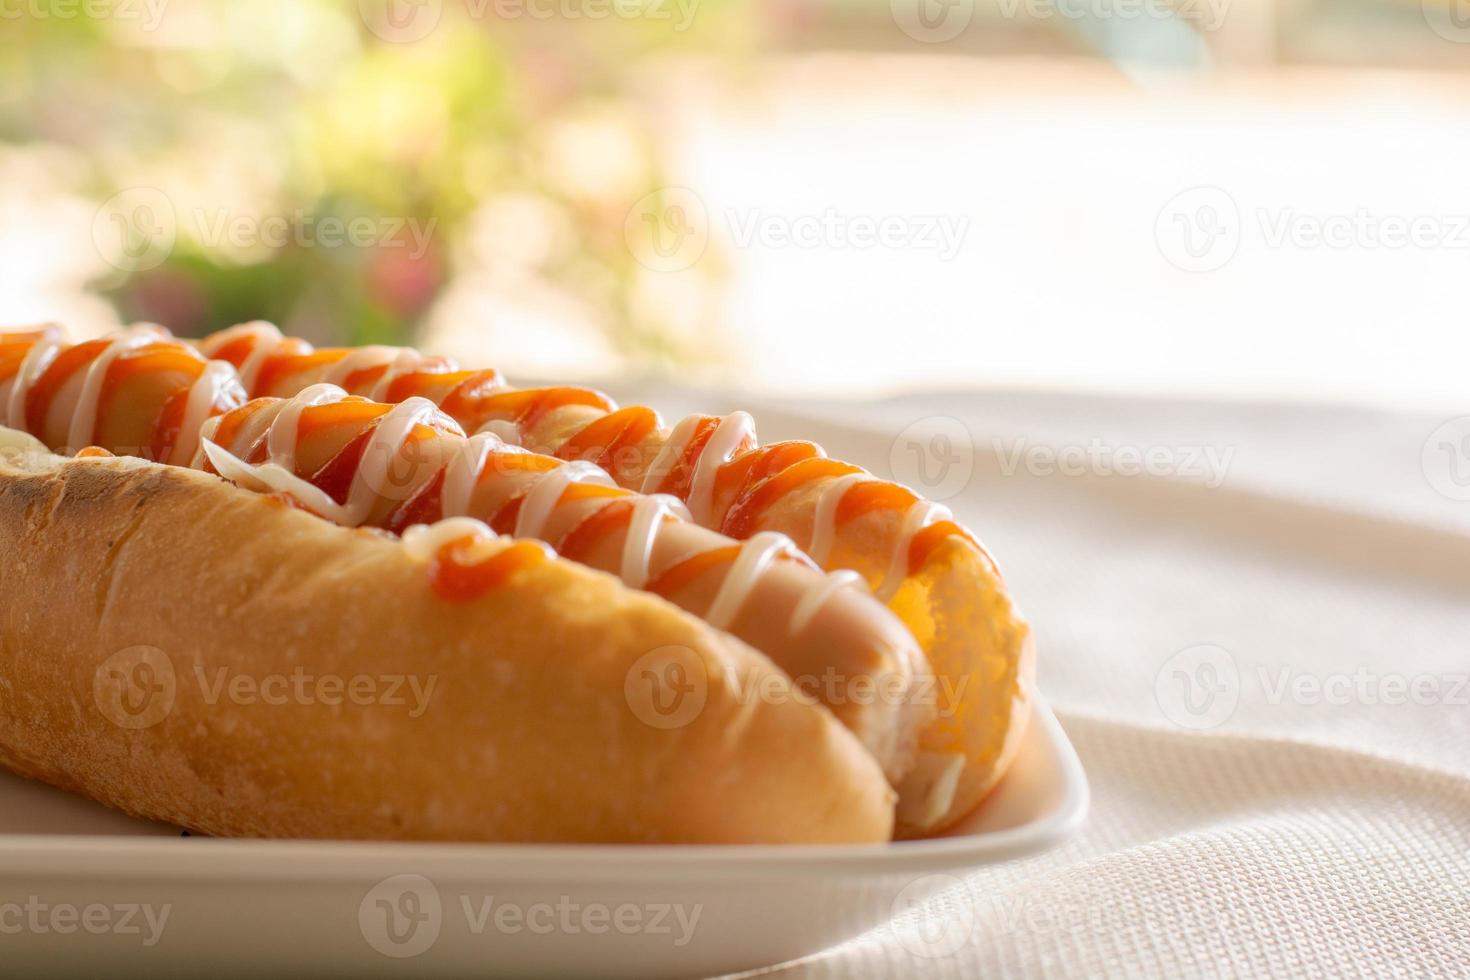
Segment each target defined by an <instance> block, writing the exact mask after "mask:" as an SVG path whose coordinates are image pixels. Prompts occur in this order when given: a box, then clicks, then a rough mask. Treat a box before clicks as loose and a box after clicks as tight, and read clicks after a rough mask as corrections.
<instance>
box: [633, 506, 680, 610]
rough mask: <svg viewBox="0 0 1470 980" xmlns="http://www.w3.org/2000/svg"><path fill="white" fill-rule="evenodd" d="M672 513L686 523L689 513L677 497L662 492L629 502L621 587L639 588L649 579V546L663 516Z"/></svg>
mask: <svg viewBox="0 0 1470 980" xmlns="http://www.w3.org/2000/svg"><path fill="white" fill-rule="evenodd" d="M669 514H673V515H674V516H675V517H678V518H680V519H682V520H689V511H688V510H687V509H686V508H685V507H684V502H683V501H682V500H680V499H679V498H678V497H674V496H671V495H669V494H666V493H656V494H649V495H647V496H640V497H639V498H638V499H637V500H635V501H633V517H632V519H631V520H630V521H629V522H628V536H627V537H626V538H624V539H623V565H622V569H621V573H622V579H623V584H624V585H626V586H628V587H629V588H631V589H641V588H643V587H644V586H645V585H647V584H648V580H649V579H650V578H652V577H653V572H652V571H651V570H650V567H649V566H650V563H651V562H652V561H653V545H654V542H656V541H657V540H658V533H659V531H660V530H661V529H662V528H663V521H664V517H665V516H667V515H669Z"/></svg>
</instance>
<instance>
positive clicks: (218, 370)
mask: <svg viewBox="0 0 1470 980" xmlns="http://www.w3.org/2000/svg"><path fill="white" fill-rule="evenodd" d="M236 384H238V382H237V380H236V377H235V368H234V365H232V364H230V363H229V362H228V361H210V362H209V363H208V364H205V365H204V371H203V372H202V373H200V375H199V378H198V380H196V381H195V382H194V384H193V385H192V386H190V388H189V397H188V401H187V402H186V403H185V405H184V419H183V421H182V422H181V423H180V424H179V442H178V444H177V445H176V446H174V449H173V453H172V455H171V456H170V459H171V460H172V461H174V462H182V463H185V464H187V463H188V461H189V460H192V459H193V458H194V456H195V454H196V453H197V452H198V450H199V433H200V431H201V430H202V429H203V427H204V419H205V417H206V416H208V415H209V413H210V410H211V409H213V408H214V406H215V405H216V404H217V403H218V402H219V399H220V396H221V395H223V394H224V393H225V392H226V391H227V390H228V389H229V388H230V387H231V386H232V385H236Z"/></svg>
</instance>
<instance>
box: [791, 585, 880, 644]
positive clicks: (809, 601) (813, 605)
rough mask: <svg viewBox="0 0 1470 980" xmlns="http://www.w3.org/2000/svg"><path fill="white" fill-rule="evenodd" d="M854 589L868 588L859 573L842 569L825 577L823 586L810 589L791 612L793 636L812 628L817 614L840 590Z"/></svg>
mask: <svg viewBox="0 0 1470 980" xmlns="http://www.w3.org/2000/svg"><path fill="white" fill-rule="evenodd" d="M853 587H857V588H861V589H864V590H866V589H867V587H868V585H867V582H866V581H865V580H864V579H863V577H862V576H861V575H859V574H858V573H857V572H853V571H848V570H847V569H842V570H840V571H836V572H829V573H827V574H826V575H824V576H823V577H822V582H821V585H820V586H819V587H817V588H813V589H810V590H809V591H808V592H807V593H806V595H804V596H802V597H801V601H800V602H799V603H797V604H796V608H795V609H793V610H791V627H790V629H791V632H792V634H793V635H794V634H797V633H800V632H801V631H802V630H804V629H806V628H807V627H808V626H810V625H811V622H812V620H813V619H814V618H815V617H816V615H817V613H818V612H819V611H820V610H821V608H822V607H823V606H824V605H826V604H827V600H828V599H830V598H832V596H833V594H834V593H836V592H837V591H838V590H839V589H847V588H853Z"/></svg>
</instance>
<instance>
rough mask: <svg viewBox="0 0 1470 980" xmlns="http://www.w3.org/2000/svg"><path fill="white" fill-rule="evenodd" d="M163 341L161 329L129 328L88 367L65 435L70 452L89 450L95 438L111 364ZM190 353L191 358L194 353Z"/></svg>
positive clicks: (147, 327) (147, 326)
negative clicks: (99, 404)
mask: <svg viewBox="0 0 1470 980" xmlns="http://www.w3.org/2000/svg"><path fill="white" fill-rule="evenodd" d="M166 339H168V332H167V331H166V330H164V329H163V328H162V327H157V326H154V325H152V324H143V325H140V326H136V327H129V328H128V329H126V330H120V331H118V333H117V334H116V335H115V336H114V338H113V340H112V342H111V343H110V344H108V345H107V347H106V348H104V349H103V351H102V353H100V354H98V355H97V356H96V357H95V358H93V359H92V363H90V364H88V365H87V375H86V378H85V379H84V380H83V381H82V389H81V392H80V393H79V394H78V395H77V406H76V410H75V411H74V412H72V417H71V428H70V429H69V430H68V432H67V435H66V441H67V445H68V446H69V447H70V448H71V449H72V450H73V451H76V450H79V449H85V448H86V447H87V446H90V445H91V444H92V439H93V437H94V436H95V435H96V434H97V408H98V402H99V401H100V399H101V398H102V384H103V382H104V381H106V379H107V372H108V371H109V370H111V368H112V364H113V362H114V361H116V360H117V359H118V358H119V357H121V356H122V355H123V354H125V353H127V352H128V351H131V350H137V349H138V348H139V347H146V346H147V345H149V344H156V343H158V342H159V341H160V340H166ZM185 349H187V348H185ZM190 353H191V354H192V353H193V351H190ZM194 356H196V357H197V356H198V355H197V354H195V355H194Z"/></svg>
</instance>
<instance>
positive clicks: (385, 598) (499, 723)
mask: <svg viewBox="0 0 1470 980" xmlns="http://www.w3.org/2000/svg"><path fill="white" fill-rule="evenodd" d="M0 595H3V596H4V597H5V599H4V602H3V603H0V764H4V765H5V766H7V767H8V768H11V769H13V770H15V771H17V772H20V773H22V774H24V775H27V776H31V777H34V778H38V779H43V780H46V781H48V782H51V783H54V784H57V785H60V786H64V787H66V788H69V789H72V790H75V791H78V792H81V793H84V794H86V795H88V796H90V797H92V798H94V799H96V800H99V801H101V802H103V803H106V804H108V805H111V806H114V807H118V808H120V809H122V810H126V811H128V812H130V813H133V814H136V815H140V816H144V817H151V818H154V819H159V820H165V821H169V822H173V823H177V824H181V825H183V826H186V827H189V828H191V829H194V830H198V831H202V832H204V833H209V834H216V835H232V836H273V837H316V838H325V837H335V838H369V839H379V838H382V839H412V840H465V841H470V840H481V841H604V842H707V843H724V842H865V841H881V840H886V839H888V838H889V836H890V834H891V830H892V819H893V794H892V791H891V790H890V789H889V788H888V786H887V784H886V782H885V781H884V779H883V775H882V773H881V771H880V770H879V768H878V765H877V763H876V762H875V761H874V760H873V759H872V757H871V756H869V755H868V754H867V753H866V752H865V751H863V749H862V748H861V746H860V745H859V744H858V742H857V741H856V739H855V738H854V737H853V736H852V735H851V734H850V733H849V732H847V731H846V730H845V729H843V728H842V727H841V725H839V724H838V723H837V721H836V720H835V719H834V718H833V717H832V715H831V714H830V713H828V712H827V711H826V710H825V709H823V708H821V707H818V706H814V705H811V704H807V703H803V702H802V701H801V700H800V699H799V698H797V697H786V698H782V697H780V696H779V694H780V692H781V691H782V690H788V691H789V682H788V681H787V679H786V677H785V675H784V674H781V673H780V672H779V671H778V670H777V669H776V668H775V667H774V666H773V665H772V664H771V663H770V662H769V661H768V660H767V659H766V658H765V657H764V656H763V655H761V654H759V653H757V652H755V651H753V650H751V649H750V648H748V647H746V646H744V645H742V644H740V643H739V642H738V641H736V640H734V639H732V638H730V637H728V636H727V635H725V634H722V633H718V632H716V631H714V630H711V629H710V628H708V627H707V626H705V625H704V624H702V623H700V622H699V621H697V620H695V619H694V618H692V617H690V616H688V615H686V614H685V613H683V612H681V611H679V610H678V609H677V608H675V607H674V606H672V605H671V604H668V603H665V602H663V601H662V600H659V599H657V598H655V597H652V596H649V595H646V594H642V593H637V592H633V591H630V590H628V589H626V588H624V587H623V586H622V585H621V584H620V583H619V582H617V580H616V579H614V578H613V577H612V576H609V575H604V574H601V573H597V572H593V571H590V570H587V569H584V568H582V567H580V566H577V565H574V564H572V563H570V562H564V561H559V560H553V561H547V562H544V563H541V564H539V565H535V566H533V567H531V568H528V569H525V570H523V571H521V572H518V573H517V574H516V575H515V576H514V577H512V578H511V579H510V580H509V581H508V582H507V583H506V584H505V585H503V586H501V587H500V588H498V589H496V590H494V591H492V592H490V593H488V594H486V595H484V596H483V597H481V598H480V599H477V600H473V601H469V602H462V603H455V602H449V601H446V600H443V599H441V598H439V597H438V596H437V595H436V594H435V593H434V592H433V591H432V590H431V588H430V585H429V580H428V575H427V574H426V571H425V568H424V566H423V565H421V564H417V563H415V562H413V561H412V560H411V559H410V558H409V557H408V555H407V554H406V552H405V550H404V549H403V547H402V546H401V545H400V544H399V543H397V542H395V541H392V540H387V539H385V538H383V537H382V536H380V535H377V534H375V533H372V532H361V531H358V532H354V531H347V530H343V529H341V528H338V527H335V526H333V525H331V524H328V523H327V522H325V521H322V520H319V519H317V518H316V517H313V516H311V515H309V514H306V513H303V512H301V511H298V510H294V509H291V508H288V507H285V506H283V505H281V504H279V503H278V502H276V501H274V500H273V499H271V498H267V497H262V496H260V495H257V494H253V493H250V492H247V491H243V490H238V489H236V488H234V487H232V486H230V485H228V484H226V483H224V482H223V481H220V480H218V479H216V478H214V477H210V476H206V475H204V474H200V473H195V472H191V471H187V470H182V469H178V468H172V467H164V466H158V465H155V464H150V463H144V462H141V461H137V460H122V459H89V460H66V461H63V460H60V459H58V458H57V457H49V456H48V457H40V458H38V457H35V456H30V457H24V458H21V459H17V458H15V457H11V458H10V459H9V460H6V459H5V458H4V457H3V456H0ZM137 646H145V647H152V648H156V649H157V650H158V651H161V654H138V653H136V652H134V653H129V654H122V659H120V660H109V658H114V657H115V655H118V654H119V652H120V651H126V650H129V649H130V648H133V647H137ZM663 648H672V653H670V654H669V656H670V657H672V658H673V659H674V660H677V661H678V662H679V664H680V666H681V668H683V669H684V673H683V674H682V675H672V676H682V677H684V678H687V679H688V680H689V681H690V682H691V683H693V684H694V685H695V689H696V690H698V689H703V690H704V692H705V701H704V705H703V708H702V710H699V711H698V712H697V713H695V714H694V716H693V717H692V719H690V720H688V721H687V723H685V724H682V725H680V726H676V727H672V728H664V727H655V725H653V724H648V723H646V722H645V720H643V718H641V717H640V715H642V716H643V717H648V709H647V706H646V703H644V702H640V700H639V698H638V697H636V696H634V695H632V694H629V693H626V692H627V691H628V690H630V688H629V687H628V685H629V684H632V685H634V686H635V687H636V685H637V684H638V683H640V682H641V681H640V678H642V677H644V676H645V674H644V672H643V671H642V670H641V669H634V668H635V667H646V668H648V669H649V670H651V671H652V672H653V674H654V675H656V676H662V675H660V672H661V671H663V670H664V668H665V667H666V666H667V664H666V663H665V662H664V661H663V660H660V659H659V655H657V654H655V655H654V657H653V658H652V659H649V660H641V659H640V658H644V657H645V655H647V654H649V653H650V652H651V651H655V650H660V649H663ZM159 656H162V657H163V658H166V659H164V660H159ZM140 658H141V659H142V660H143V661H145V662H146V670H151V671H152V673H147V672H146V670H145V672H144V673H138V672H137V670H138V667H137V664H138V662H139V659H140ZM105 663H106V664H110V666H104V664H105ZM113 668H117V670H116V672H113ZM298 669H299V670H300V671H304V672H305V674H306V675H308V676H309V677H311V678H314V679H315V680H316V681H317V682H320V681H322V680H324V679H330V678H337V679H339V680H341V681H342V682H343V683H344V684H347V683H350V682H352V679H353V678H356V677H359V676H365V677H367V678H369V679H370V680H372V681H373V683H374V685H375V686H374V688H373V693H372V695H371V697H369V698H367V699H366V701H367V702H370V703H362V704H354V703H352V700H351V699H348V698H344V697H342V694H341V692H340V691H336V695H337V699H338V700H340V701H341V702H342V703H339V704H328V703H326V702H327V701H329V700H330V699H331V695H332V692H333V691H334V690H336V689H335V688H332V689H329V688H328V687H326V686H320V685H317V686H309V687H308V688H307V690H308V694H307V695H306V696H300V695H288V696H286V697H284V698H282V697H281V696H280V694H281V689H280V687H279V686H276V687H273V688H271V691H272V692H273V693H274V694H275V696H276V697H275V700H277V701H278V702H281V703H265V702H264V700H263V696H264V695H265V693H266V691H267V688H266V687H265V686H264V684H266V683H270V679H271V678H273V677H278V676H281V675H286V676H291V675H293V672H299V671H298ZM222 671H223V673H221V672H222ZM164 675H168V677H165V676H164ZM700 675H702V676H700ZM240 676H244V677H246V678H247V679H249V681H252V682H254V683H255V684H257V685H261V686H259V687H257V688H255V689H254V690H255V692H256V696H255V697H254V699H252V697H251V694H250V691H251V690H252V689H251V688H250V687H249V686H248V685H247V686H246V687H244V688H242V689H241V690H242V693H241V694H240V695H239V696H235V695H232V694H231V693H230V687H229V684H231V683H235V679H236V678H238V677H240ZM170 677H171V679H172V681H173V685H172V686H173V693H172V697H171V699H170V697H169V695H168V693H167V688H168V683H167V681H168V679H169V678H170ZM394 677H397V678H411V679H416V680H417V682H418V684H419V687H418V690H419V692H423V691H424V690H426V689H427V690H428V691H430V694H429V695H428V696H427V697H422V698H420V697H417V696H416V695H414V694H413V693H410V690H411V689H410V686H409V683H408V682H407V681H400V687H399V689H398V690H397V692H396V698H397V702H395V698H394V696H393V695H390V693H389V692H388V690H387V688H388V686H389V684H391V683H392V679H393V678H394ZM99 678H100V680H99ZM109 678H110V679H109ZM123 678H125V679H127V681H137V682H138V686H137V687H136V688H135V687H134V686H133V685H132V684H131V683H126V684H125V681H124V679H123ZM222 678H223V679H225V680H226V685H225V686H224V687H223V688H221V687H220V686H219V684H220V682H221V679H222ZM630 678H632V679H631V680H630ZM155 681H156V682H158V684H157V685H154V682H155ZM431 682H432V683H433V687H432V688H429V687H428V685H429V684H430V683H431ZM94 684H97V685H100V686H98V688H97V690H94ZM783 685H786V687H785V688H783ZM150 686H151V687H153V690H154V695H153V698H152V699H149V698H145V697H142V696H141V692H143V691H144V690H145V689H147V688H148V687H150ZM360 690H361V691H366V687H365V686H364V687H362V688H360ZM750 692H763V693H762V694H761V696H752V695H751V693H750ZM772 692H775V693H776V695H778V696H772ZM665 693H667V692H665ZM121 694H127V695H129V696H132V695H134V694H140V696H139V697H138V698H137V699H135V700H134V701H133V702H132V703H130V704H129V705H126V706H124V705H120V704H119V702H118V700H117V699H118V697H119V696H120V695H121ZM211 695H213V697H211ZM689 696H691V697H695V698H696V699H697V694H695V695H689ZM211 700H213V703H210V702H211ZM399 702H401V703H399ZM170 703H171V708H169V709H168V710H166V711H164V712H162V716H161V717H158V718H155V717H154V715H155V714H159V711H158V707H159V705H163V706H168V705H169V704H170ZM634 705H641V706H642V710H639V708H636V707H634ZM140 706H141V708H140V710H141V714H138V715H128V714H126V713H125V710H126V708H139V707H140ZM415 708H419V709H421V713H420V714H419V715H418V716H417V717H412V716H411V712H412V711H413V710H414V709H415ZM685 714H687V712H685V711H684V709H682V708H680V709H676V712H675V715H674V716H662V715H660V716H657V717H655V718H654V720H655V721H656V722H657V721H660V720H661V719H663V718H665V717H675V718H679V719H681V720H682V718H683V717H684V715H685ZM118 717H123V718H124V719H135V720H138V721H152V722H153V723H152V724H149V725H146V726H145V727H123V725H120V724H118V723H117V722H115V721H114V720H112V719H114V718H118Z"/></svg>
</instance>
